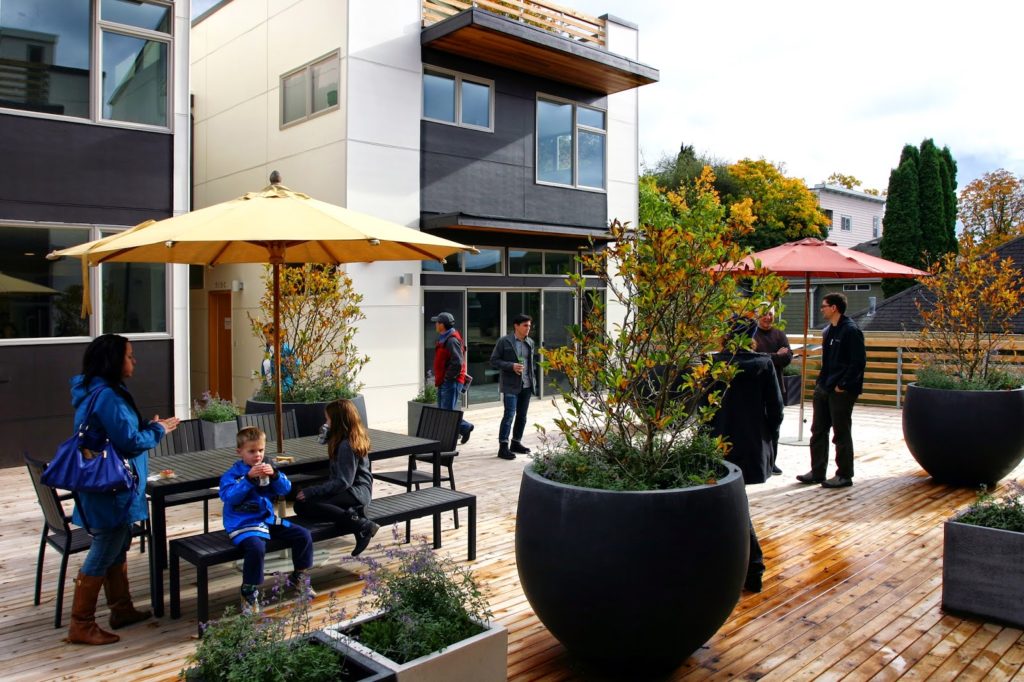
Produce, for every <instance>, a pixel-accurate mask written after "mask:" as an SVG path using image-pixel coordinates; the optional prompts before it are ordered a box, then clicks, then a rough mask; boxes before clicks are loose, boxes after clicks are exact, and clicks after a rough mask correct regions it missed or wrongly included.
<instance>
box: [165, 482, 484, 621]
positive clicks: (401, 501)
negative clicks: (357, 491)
mask: <svg viewBox="0 0 1024 682" xmlns="http://www.w3.org/2000/svg"><path fill="white" fill-rule="evenodd" d="M459 507H466V509H467V516H468V517H469V528H468V529H467V534H468V558H469V560H470V561H472V560H473V559H475V558H476V495H471V494H469V493H465V492H462V491H459V490H450V489H448V488H435V487H431V488H423V489H422V490H413V491H412V492H407V493H400V494H398V495H391V496H389V497H382V498H380V499H376V500H371V501H370V504H369V505H367V507H366V516H367V518H369V519H371V520H373V521H374V522H376V523H379V524H381V525H385V524H391V523H398V522H401V521H409V520H411V519H418V518H422V517H424V516H433V517H434V529H433V530H434V548H435V549H436V548H439V547H441V516H440V515H441V513H442V512H446V511H452V510H455V509H458V508H459ZM288 520H289V521H291V522H292V523H294V524H296V525H300V526H303V527H305V528H306V529H307V530H309V534H310V535H311V536H312V537H313V541H314V542H319V541H321V540H329V539H332V538H335V537H339V536H341V535H346V534H347V533H339V532H338V530H337V528H336V527H335V525H334V524H333V523H329V522H313V521H306V520H303V519H301V518H298V517H290V518H289V519H288ZM286 548H287V544H286V543H284V542H282V541H280V540H274V539H271V540H269V541H268V542H267V551H268V552H270V551H277V550H281V549H286ZM242 557H243V554H242V550H241V549H240V548H239V547H237V546H235V545H234V544H232V542H231V539H230V538H228V534H227V533H226V532H225V531H222V530H220V531H215V532H212V533H200V534H198V535H190V536H188V537H184V538H176V539H174V540H171V542H170V561H169V563H170V593H171V600H170V601H171V618H180V617H181V573H180V560H182V559H184V560H185V561H187V562H189V563H190V564H192V565H194V566H195V567H196V589H197V592H198V596H197V600H196V622H197V624H199V626H200V634H201V626H202V623H205V622H206V621H208V620H209V578H208V569H209V567H210V566H216V565H218V564H224V563H228V562H231V561H237V560H238V559H241V558H242Z"/></svg>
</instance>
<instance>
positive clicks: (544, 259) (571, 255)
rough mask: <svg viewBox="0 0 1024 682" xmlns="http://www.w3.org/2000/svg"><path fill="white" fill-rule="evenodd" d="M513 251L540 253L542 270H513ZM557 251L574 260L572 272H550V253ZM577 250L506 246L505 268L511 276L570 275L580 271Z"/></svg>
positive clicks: (549, 276) (548, 276)
mask: <svg viewBox="0 0 1024 682" xmlns="http://www.w3.org/2000/svg"><path fill="white" fill-rule="evenodd" d="M513 251H525V252H527V253H530V252H532V253H539V254H540V270H541V271H540V272H512V252H513ZM549 253H557V254H561V255H563V256H569V258H570V260H571V262H572V272H567V273H551V272H548V271H547V269H548V254H549ZM577 255H578V252H577V251H565V250H560V249H531V248H527V247H521V246H508V247H505V259H506V265H505V268H506V270H507V272H508V274H509V275H510V276H511V277H547V278H551V277H569V276H570V275H573V274H575V273H576V272H578V271H579V263H578V262H577V261H576V256H577Z"/></svg>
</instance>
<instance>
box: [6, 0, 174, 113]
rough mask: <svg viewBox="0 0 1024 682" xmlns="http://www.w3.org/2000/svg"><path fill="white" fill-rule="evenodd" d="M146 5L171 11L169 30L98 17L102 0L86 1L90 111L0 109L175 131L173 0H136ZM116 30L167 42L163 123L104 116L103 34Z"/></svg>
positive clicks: (119, 32)
mask: <svg viewBox="0 0 1024 682" xmlns="http://www.w3.org/2000/svg"><path fill="white" fill-rule="evenodd" d="M139 2H141V3H142V4H145V5H157V6H159V7H163V8H166V9H167V10H169V11H170V13H171V20H170V32H169V33H162V32H160V31H153V30H149V29H144V28H138V27H135V26H131V25H128V24H120V23H117V22H114V21H109V20H106V19H103V18H102V17H101V4H102V0H90V1H89V20H90V26H89V40H90V45H89V107H88V110H89V115H88V116H71V115H68V114H51V113H47V112H44V111H33V110H31V109H15V108H9V107H3V106H0V113H3V114H8V115H12V116H24V117H26V118H41V119H49V120H56V121H73V122H76V123H91V124H93V125H101V126H109V127H115V128H131V129H135V130H149V131H155V132H163V133H168V132H169V133H173V132H174V98H175V93H176V89H175V87H176V83H175V78H174V76H175V72H174V64H175V48H176V41H175V32H174V27H175V16H174V3H173V2H172V0H139ZM105 32H106V33H115V34H118V35H123V36H128V37H130V38H139V39H142V40H154V41H156V42H161V43H164V44H166V45H167V98H166V111H165V113H164V116H165V118H166V120H167V124H166V125H154V124H151V123H136V122H133V121H120V120H118V119H115V118H106V117H104V116H103V78H102V77H101V74H102V69H103V34H104V33H105Z"/></svg>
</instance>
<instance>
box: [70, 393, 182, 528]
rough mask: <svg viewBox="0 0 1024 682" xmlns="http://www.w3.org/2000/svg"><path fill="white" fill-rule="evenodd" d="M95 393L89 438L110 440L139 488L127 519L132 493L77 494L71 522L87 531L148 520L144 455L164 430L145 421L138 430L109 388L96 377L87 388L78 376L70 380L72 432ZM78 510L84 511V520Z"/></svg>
mask: <svg viewBox="0 0 1024 682" xmlns="http://www.w3.org/2000/svg"><path fill="white" fill-rule="evenodd" d="M121 388H122V389H123V388H124V387H123V386H122V387H121ZM94 391H100V393H99V395H98V396H97V397H96V404H95V405H94V406H93V408H92V413H91V414H90V415H89V431H90V434H94V435H95V436H97V440H99V441H100V442H102V441H104V440H106V439H107V438H109V439H110V442H111V443H113V444H114V447H115V448H117V451H118V453H120V455H121V456H122V457H124V458H126V459H127V460H128V461H129V462H130V463H131V465H132V466H133V467H134V468H135V473H136V474H138V476H139V485H138V487H137V488H136V489H135V493H134V497H133V498H132V500H131V504H130V505H129V507H128V513H127V517H125V516H124V514H123V512H122V510H123V509H124V508H125V505H126V504H127V503H128V498H129V496H130V495H132V493H129V492H127V491H124V492H120V493H79V494H78V499H79V502H80V505H75V514H74V519H73V520H74V522H75V523H76V524H78V525H80V526H88V527H89V528H90V529H106V528H114V527H115V526H117V525H119V524H120V523H134V522H136V521H142V520H143V519H148V518H149V506H148V505H147V504H146V476H148V475H149V457H148V455H147V454H146V453H147V451H149V450H150V449H152V448H154V447H156V444H157V443H159V442H160V439H161V438H163V437H164V427H162V426H160V424H158V423H156V422H151V421H147V420H145V419H144V420H143V424H142V428H139V418H138V415H137V414H136V413H135V410H134V409H133V408H132V406H131V405H130V404H128V402H127V401H126V400H125V399H124V398H123V397H122V396H120V395H118V394H117V393H116V392H115V391H114V390H113V389H112V388H111V387H110V384H108V383H107V382H106V381H105V380H104V379H101V378H99V377H95V378H93V380H92V381H91V382H90V383H89V385H88V386H85V385H83V376H82V375H81V374H79V375H77V376H74V377H72V378H71V405H72V406H73V407H74V408H75V423H74V427H73V428H76V429H77V428H78V426H79V425H80V424H81V423H82V420H83V419H84V418H85V411H86V409H88V407H89V399H90V398H91V397H92V394H93V392H94ZM79 506H81V507H83V508H84V511H85V517H84V518H83V516H82V509H79ZM86 521H88V524H86Z"/></svg>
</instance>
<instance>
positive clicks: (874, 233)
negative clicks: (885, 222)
mask: <svg viewBox="0 0 1024 682" xmlns="http://www.w3.org/2000/svg"><path fill="white" fill-rule="evenodd" d="M881 236H882V218H881V216H877V215H875V216H871V238H872V239H878V238H879V237H881Z"/></svg>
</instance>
